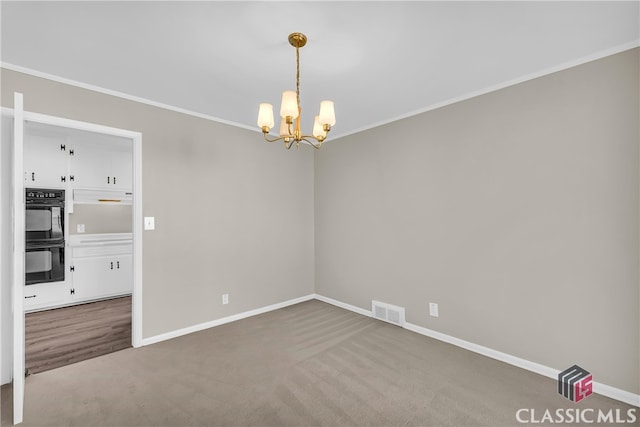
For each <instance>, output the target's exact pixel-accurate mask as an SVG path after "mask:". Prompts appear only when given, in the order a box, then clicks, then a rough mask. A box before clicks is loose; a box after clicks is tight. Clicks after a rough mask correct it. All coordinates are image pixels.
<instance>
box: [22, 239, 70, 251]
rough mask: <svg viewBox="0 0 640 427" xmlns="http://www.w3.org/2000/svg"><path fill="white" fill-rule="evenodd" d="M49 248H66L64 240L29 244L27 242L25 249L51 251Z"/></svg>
mask: <svg viewBox="0 0 640 427" xmlns="http://www.w3.org/2000/svg"><path fill="white" fill-rule="evenodd" d="M49 248H64V240H62V241H56V242H38V243H29V242H27V244H26V246H25V249H26V250H30V249H49Z"/></svg>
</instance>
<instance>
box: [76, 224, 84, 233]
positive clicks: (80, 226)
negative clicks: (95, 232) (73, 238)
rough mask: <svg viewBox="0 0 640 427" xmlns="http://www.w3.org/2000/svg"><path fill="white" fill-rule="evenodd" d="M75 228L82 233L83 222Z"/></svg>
mask: <svg viewBox="0 0 640 427" xmlns="http://www.w3.org/2000/svg"><path fill="white" fill-rule="evenodd" d="M76 230H77V232H78V233H84V224H78V225H77V226H76Z"/></svg>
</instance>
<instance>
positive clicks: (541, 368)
mask: <svg viewBox="0 0 640 427" xmlns="http://www.w3.org/2000/svg"><path fill="white" fill-rule="evenodd" d="M312 299H317V300H319V301H322V302H326V303H328V304H331V305H335V306H336V307H340V308H343V309H345V310H349V311H353V312H354V313H358V314H361V315H363V316H367V317H371V316H372V314H371V310H367V309H364V308H360V307H356V306H355V305H351V304H347V303H345V302H342V301H338V300H335V299H333V298H329V297H325V296H323V295H319V294H309V295H305V296H303V297H299V298H294V299H291V300H288V301H284V302H281V303H277V304H272V305H269V306H266V307H261V308H257V309H255V310H249V311H245V312H243V313H238V314H234V315H232V316H227V317H223V318H221V319H216V320H212V321H210V322H205V323H200V324H198V325H193V326H189V327H188V328H183V329H179V330H176V331H172V332H167V333H165V334H160V335H155V336H153V337H149V338H144V339H143V340H142V345H143V346H144V345H150V344H155V343H158V342H161V341H165V340H168V339H171V338H177V337H179V336H182V335H187V334H190V333H193V332H198V331H202V330H204V329H209V328H213V327H215V326H220V325H224V324H225V323H229V322H235V321H236V320H240V319H244V318H247V317H251V316H256V315H258V314H262V313H267V312H269V311H273V310H278V309H280V308H284V307H288V306H290V305H294V304H298V303H301V302H304V301H309V300H312ZM404 328H405V329H408V330H410V331H412V332H415V333H418V334H420V335H424V336H427V337H430V338H434V339H437V340H439V341H443V342H446V343H449V344H452V345H455V346H457V347H460V348H464V349H465V350H469V351H473V352H474V353H478V354H481V355H483V356H487V357H490V358H492V359H496V360H499V361H501V362H505V363H508V364H510V365H513V366H517V367H518V368H522V369H526V370H527V371H530V372H534V373H536V374H540V375H543V376H545V377H549V378H553V379H557V378H558V373H559V372H560V371H559V370H558V369H554V368H550V367H549V366H545V365H541V364H539V363H535V362H532V361H530V360H526V359H522V358H520V357H517V356H513V355H511V354H507V353H503V352H501V351H498V350H494V349H492V348H489V347H484V346H481V345H479V344H475V343H472V342H469V341H465V340H462V339H460V338H456V337H452V336H450V335H447V334H443V333H441V332H438V331H434V330H432V329H428V328H425V327H422V326H418V325H414V324H413V323H409V322H405V324H404ZM593 392H594V393H598V394H600V395H603V396H606V397H610V398H611V399H615V400H619V401H620V402H624V403H627V404H629V405H633V406H638V407H640V395H638V394H635V393H631V392H628V391H625V390H621V389H619V388H616V387H611V386H609V385H606V384H602V383H599V382H596V381H594V382H593Z"/></svg>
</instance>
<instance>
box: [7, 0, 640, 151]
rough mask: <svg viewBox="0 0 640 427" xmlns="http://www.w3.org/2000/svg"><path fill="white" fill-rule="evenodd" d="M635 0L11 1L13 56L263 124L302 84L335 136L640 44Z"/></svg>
mask: <svg viewBox="0 0 640 427" xmlns="http://www.w3.org/2000/svg"><path fill="white" fill-rule="evenodd" d="M639 5H640V3H639V2H638V1H625V2H610V1H603V2H593V1H588V2H583V1H571V2H480V1H473V2H458V1H449V2H419V1H412V2H397V1H393V2H391V1H387V2H379V1H376V2H373V1H369V2H365V1H356V2H345V1H339V2H311V1H305V2H243V1H234V2H204V1H200V2H164V1H162V2H161V1H144V2H89V1H84V2H77V1H76V2H51V1H48V2H24V1H21V2H12V1H2V2H1V4H0V7H1V10H0V11H1V15H2V17H1V19H2V50H1V59H2V63H3V66H5V67H7V68H13V69H28V70H31V71H33V72H38V73H45V74H47V75H52V76H56V77H58V78H61V79H68V80H71V81H74V82H77V83H81V84H85V85H91V86H95V87H99V88H103V89H106V90H109V91H115V92H118V93H123V94H128V95H131V96H134V97H138V98H142V99H145V100H149V101H152V102H154V103H160V104H166V105H169V106H173V107H177V108H179V109H184V110H188V111H190V112H194V113H197V114H201V115H205V116H209V117H212V118H215V119H216V120H221V121H223V122H228V123H232V124H236V125H240V126H243V127H249V128H252V129H256V130H258V128H257V125H256V116H257V111H258V104H259V103H260V102H271V103H272V104H274V110H275V111H278V110H279V104H280V94H281V92H282V90H285V89H295V49H294V48H292V47H291V46H290V45H289V44H288V41H287V36H288V34H289V33H291V32H296V31H298V32H303V33H305V34H306V35H307V36H308V38H309V41H308V43H307V46H305V47H304V48H302V49H301V50H300V61H301V72H300V74H301V82H300V98H301V104H302V108H303V130H307V131H310V130H311V123H312V121H313V115H315V114H317V110H318V108H319V103H320V101H321V100H322V99H331V100H333V101H334V102H335V105H336V115H337V123H336V125H335V127H334V128H333V130H332V132H331V135H330V137H333V138H332V139H335V138H336V137H338V136H344V135H348V134H351V133H354V132H357V131H360V130H364V129H368V128H370V127H373V126H376V125H379V124H383V123H387V122H390V121H393V120H396V119H398V118H402V117H406V116H409V115H412V114H415V113H418V112H422V111H426V110H428V109H430V108H433V107H436V106H439V105H444V104H446V103H449V102H451V101H455V100H459V99H464V98H466V97H469V96H473V95H475V94H479V93H483V92H486V91H488V90H492V89H495V88H499V87H504V86H505V85H509V84H512V83H515V82H518V81H523V80H526V79H528V78H531V77H536V76H539V75H543V74H546V73H548V72H551V71H555V70H558V69H562V68H566V67H567V66H571V65H576V64H579V63H581V62H584V61H585V60H590V59H595V58H598V57H601V56H605V55H608V54H612V53H615V52H619V51H622V50H625V49H628V48H631V47H634V46H638V45H639V44H640V42H639V40H640V30H639V28H640V24H639V23H640V18H639V13H640V12H639V11H640V9H639Z"/></svg>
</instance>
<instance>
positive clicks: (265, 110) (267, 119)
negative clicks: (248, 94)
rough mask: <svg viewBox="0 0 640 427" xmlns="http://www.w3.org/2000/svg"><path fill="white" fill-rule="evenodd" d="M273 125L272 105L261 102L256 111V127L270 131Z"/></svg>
mask: <svg viewBox="0 0 640 427" xmlns="http://www.w3.org/2000/svg"><path fill="white" fill-rule="evenodd" d="M273 124H274V122H273V105H271V104H268V103H266V102H263V103H262V104H260V110H258V126H260V127H261V128H264V127H267V128H269V129H271V128H272V127H273Z"/></svg>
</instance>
